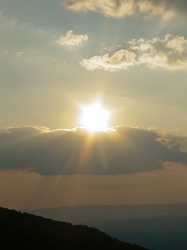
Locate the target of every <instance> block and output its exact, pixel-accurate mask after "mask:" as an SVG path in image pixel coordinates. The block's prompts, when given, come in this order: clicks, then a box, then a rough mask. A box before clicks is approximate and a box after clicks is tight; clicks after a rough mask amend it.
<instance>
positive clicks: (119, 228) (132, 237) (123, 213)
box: [29, 204, 187, 250]
mask: <svg viewBox="0 0 187 250" xmlns="http://www.w3.org/2000/svg"><path fill="white" fill-rule="evenodd" d="M29 212H30V213H33V214H36V215H41V216H44V217H46V218H51V219H55V220H60V221H66V222H71V223H73V224H84V225H87V226H91V227H96V228H98V229H99V230H101V231H104V232H105V233H107V234H109V235H110V236H112V237H115V238H117V239H119V240H123V241H127V242H131V243H132V244H135V243H137V244H139V245H143V246H145V247H147V248H154V249H157V250H186V249H187V237H186V235H187V204H161V205H160V204H153V205H138V206H131V205H119V206H98V205H85V206H74V207H67V206H63V207H58V208H46V209H39V210H32V211H29Z"/></svg>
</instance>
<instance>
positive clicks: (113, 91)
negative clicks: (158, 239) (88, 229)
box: [0, 0, 187, 208]
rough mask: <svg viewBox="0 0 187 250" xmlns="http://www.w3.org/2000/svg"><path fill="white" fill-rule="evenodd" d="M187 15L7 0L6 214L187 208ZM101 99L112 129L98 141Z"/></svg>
mask: <svg viewBox="0 0 187 250" xmlns="http://www.w3.org/2000/svg"><path fill="white" fill-rule="evenodd" d="M186 13H187V2H186V1H185V0H177V1H176V0H167V1H166V0H128V1H127V0H102V1H99V0H95V1H92V0H32V1H29V0H0V178H1V182H0V197H1V198H0V204H2V206H7V207H12V208H26V207H28V208H31V207H33V208H37V207H45V206H47V207H52V206H60V205H64V204H65V205H72V204H88V203H89V204H95V203H97V204H101V203H104V204H120V203H133V204H137V203H168V202H187V198H186V195H183V194H185V192H187V185H186V182H185V177H186V178H187V129H186V124H187V115H186V114H187V98H186V93H187V81H186V79H187V29H186V22H187V16H186ZM95 100H99V101H100V102H101V103H102V105H103V107H105V108H106V109H107V110H108V111H109V113H110V117H109V124H108V130H107V131H105V132H99V133H96V134H88V133H87V131H85V129H82V128H80V126H81V124H80V117H81V112H82V110H81V109H82V107H83V106H86V105H90V104H91V103H93V102H94V101H95ZM157 177H159V178H157ZM70 183H71V184H70ZM75 183H76V184H75ZM102 183H103V184H102ZM29 190H30V191H29ZM170 190H172V194H173V195H171V194H170V193H171V192H170ZM15 196H16V197H17V199H14V197H15ZM41 197H44V198H43V199H41ZM51 197H54V199H52V198H51ZM75 197H76V198H75ZM91 197H92V198H93V199H91ZM103 197H105V198H103ZM33 204H34V205H33Z"/></svg>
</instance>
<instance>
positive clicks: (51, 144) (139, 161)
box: [0, 126, 187, 175]
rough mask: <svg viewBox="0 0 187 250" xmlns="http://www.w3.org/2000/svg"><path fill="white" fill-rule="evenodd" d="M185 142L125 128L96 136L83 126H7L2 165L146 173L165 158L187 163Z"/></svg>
mask: <svg viewBox="0 0 187 250" xmlns="http://www.w3.org/2000/svg"><path fill="white" fill-rule="evenodd" d="M114 129H115V130H114ZM186 142H187V138H185V137H182V138H181V137H177V136H172V135H170V136H166V134H162V133H160V132H158V131H152V130H149V129H142V128H133V127H127V126H119V127H115V128H113V129H112V130H109V131H108V132H100V133H98V134H95V135H89V134H88V133H87V132H86V131H85V130H83V129H77V130H53V131H50V130H49V129H48V128H44V127H42V128H38V127H21V128H9V129H5V130H2V131H0V152H1V157H0V168H1V169H6V170H8V169H9V170H10V169H30V170H31V171H34V172H37V173H39V174H42V175H60V174H107V175H111V174H125V173H136V172H145V171H152V170H156V169H162V168H163V165H162V162H163V163H164V162H176V163H183V164H185V165H186V166H187V152H184V150H183V149H182V147H183V145H185V143H186Z"/></svg>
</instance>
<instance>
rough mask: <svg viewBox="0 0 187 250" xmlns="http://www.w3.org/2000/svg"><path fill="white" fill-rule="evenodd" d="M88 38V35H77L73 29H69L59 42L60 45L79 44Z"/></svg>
mask: <svg viewBox="0 0 187 250" xmlns="http://www.w3.org/2000/svg"><path fill="white" fill-rule="evenodd" d="M86 40H88V36H87V35H75V34H74V33H73V31H72V30H69V31H68V32H67V33H66V34H65V36H61V37H60V38H59V39H58V40H57V43H59V44H60V45H67V46H77V45H80V44H81V43H82V42H83V41H86Z"/></svg>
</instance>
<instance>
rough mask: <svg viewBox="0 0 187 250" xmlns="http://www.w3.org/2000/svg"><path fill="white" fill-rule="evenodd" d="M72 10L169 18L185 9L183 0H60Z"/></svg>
mask: <svg viewBox="0 0 187 250" xmlns="http://www.w3.org/2000/svg"><path fill="white" fill-rule="evenodd" d="M62 3H63V4H64V5H65V6H66V7H67V8H68V9H70V10H73V11H86V10H89V11H94V12H99V13H102V14H103V15H105V16H109V17H113V18H123V17H128V16H133V15H142V16H144V17H150V16H161V17H162V18H171V17H173V16H177V15H182V14H183V15H184V16H185V13H186V10H187V3H186V1H185V0H179V1H175V0H94V1H93V0H78V1H77V0H62Z"/></svg>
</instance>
